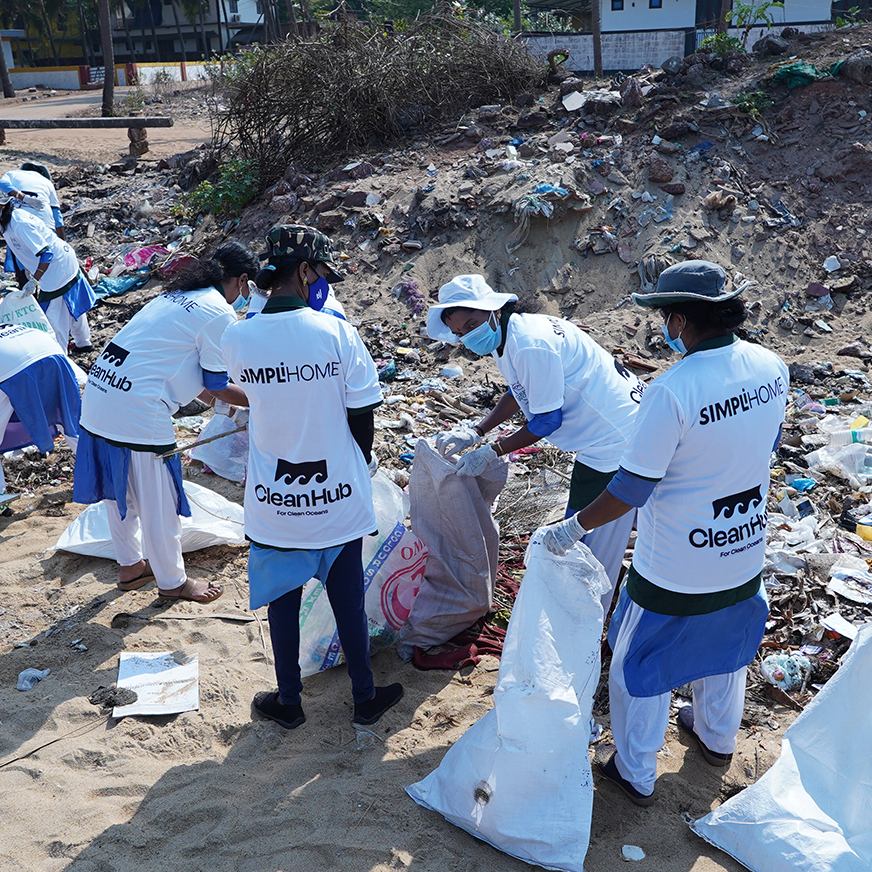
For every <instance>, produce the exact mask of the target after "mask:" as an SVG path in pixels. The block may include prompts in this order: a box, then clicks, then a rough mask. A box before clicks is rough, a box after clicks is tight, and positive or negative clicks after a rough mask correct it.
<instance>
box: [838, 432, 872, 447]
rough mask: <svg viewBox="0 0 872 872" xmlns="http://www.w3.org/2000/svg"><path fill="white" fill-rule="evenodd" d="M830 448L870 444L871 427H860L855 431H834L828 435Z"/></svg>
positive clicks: (871, 438) (871, 436)
mask: <svg viewBox="0 0 872 872" xmlns="http://www.w3.org/2000/svg"><path fill="white" fill-rule="evenodd" d="M829 436H830V447H832V448H837V447H840V446H842V445H851V444H852V443H854V442H864V443H865V442H872V427H860V428H858V429H856V430H834V431H831V432H830V434H829Z"/></svg>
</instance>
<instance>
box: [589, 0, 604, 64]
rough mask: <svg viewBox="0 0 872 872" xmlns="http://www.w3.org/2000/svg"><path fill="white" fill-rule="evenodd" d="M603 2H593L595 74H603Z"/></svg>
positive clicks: (594, 0)
mask: <svg viewBox="0 0 872 872" xmlns="http://www.w3.org/2000/svg"><path fill="white" fill-rule="evenodd" d="M601 3H602V0H591V29H592V30H593V73H594V75H595V76H601V75H602V74H603V16H602V6H601V5H600V4H601Z"/></svg>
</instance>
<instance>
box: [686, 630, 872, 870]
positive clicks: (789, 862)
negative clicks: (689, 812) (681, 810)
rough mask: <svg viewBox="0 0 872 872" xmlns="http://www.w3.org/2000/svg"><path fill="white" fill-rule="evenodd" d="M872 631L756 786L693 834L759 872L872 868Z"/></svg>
mask: <svg viewBox="0 0 872 872" xmlns="http://www.w3.org/2000/svg"><path fill="white" fill-rule="evenodd" d="M870 670H872V624H866V625H865V626H863V627H861V628H860V631H859V633H858V634H857V638H856V639H855V640H854V641H853V642H852V643H851V647H850V649H849V650H848V654H847V655H846V656H845V658H844V659H843V660H842V663H841V665H840V666H839V671H838V672H836V674H835V675H834V676H833V677H832V678H831V679H830V680H829V681H828V682H827V683H826V684H825V685H824V688H823V690H821V692H820V693H819V694H818V695H817V696H816V697H815V698H814V699H813V700H812V701H811V702H810V703H809V704H808V705H807V706H806V708H805V711H804V712H803V713H802V714H801V715H800V716H799V717H798V718H797V719H796V720H795V721H794V722H793V723H792V724H791V725H790V727H788V729H787V732H786V733H785V734H784V738H783V740H782V743H781V756H780V757H779V758H778V760H777V761H776V762H775V765H774V766H773V767H772V768H771V769H770V770H769V771H768V772H767V773H766V774H765V775H764V776H763V777H762V778H761V779H760V780H759V781H758V782H757V783H756V784H752V785H751V786H750V787H746V788H745V789H744V790H743V791H742V792H741V793H739V794H737V795H736V796H733V797H732V798H730V799H728V800H727V801H726V802H725V803H724V804H723V805H721V806H719V807H718V808H716V809H715V810H714V811H713V812H711V813H710V814H707V815H706V816H705V817H703V818H701V819H700V820H698V821H695V822H694V823H692V824H691V829H692V830H693V831H694V832H695V833H696V834H697V835H698V836H701V837H702V838H703V839H705V840H706V841H707V842H709V843H710V844H712V845H714V846H715V847H717V848H720V849H721V850H722V851H725V852H726V853H727V854H729V855H730V856H732V857H735V858H736V859H737V860H738V861H739V862H740V863H741V864H742V865H744V866H747V867H748V869H751V870H752V872H819V870H823V869H831V870H834V872H836V870H837V872H869V869H870V868H872V816H870V813H869V810H870V809H872V754H870V753H869V732H870V730H872V691H870V687H869V673H870Z"/></svg>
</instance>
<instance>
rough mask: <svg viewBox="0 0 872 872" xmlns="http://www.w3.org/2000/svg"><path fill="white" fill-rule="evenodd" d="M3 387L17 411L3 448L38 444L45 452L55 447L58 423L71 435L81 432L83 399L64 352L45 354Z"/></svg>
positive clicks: (0, 387)
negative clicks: (80, 419)
mask: <svg viewBox="0 0 872 872" xmlns="http://www.w3.org/2000/svg"><path fill="white" fill-rule="evenodd" d="M0 390H2V391H3V392H4V393H5V394H6V395H7V396H8V397H9V401H10V402H11V403H12V408H13V410H14V414H13V416H12V419H11V420H10V422H9V426H8V427H7V428H6V432H5V433H3V434H0V451H13V450H14V449H16V448H24V446H25V445H35V446H36V447H37V448H38V449H39V450H40V451H41V452H42V453H43V454H47V453H48V452H49V451H51V450H52V448H53V447H54V437H55V436H57V430H56V425H57V424H60V425H61V426H62V427H63V428H64V433H66V435H67V436H78V435H79V417H80V416H81V414H82V400H81V396H80V395H79V384H78V382H77V381H76V376H75V375H74V373H73V369H72V367H71V366H70V362H69V361H68V360H67V359H66V358H65V357H63V356H62V355H60V354H55V355H52V356H51V357H43V358H42V359H41V360H37V361H35V362H34V363H31V364H30V366H26V367H25V368H24V369H23V370H21V372H19V373H16V374H15V375H13V376H11V377H10V378H8V379H6V380H5V381H2V382H0Z"/></svg>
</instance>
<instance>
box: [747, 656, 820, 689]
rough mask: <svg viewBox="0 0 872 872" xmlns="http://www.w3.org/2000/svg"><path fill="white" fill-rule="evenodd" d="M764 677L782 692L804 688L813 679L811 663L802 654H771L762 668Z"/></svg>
mask: <svg viewBox="0 0 872 872" xmlns="http://www.w3.org/2000/svg"><path fill="white" fill-rule="evenodd" d="M760 671H761V672H762V673H763V677H764V678H765V679H766V681H768V682H769V683H770V684H774V685H775V686H776V687H779V688H781V690H796V689H799V688H804V686H805V685H806V684H807V683H808V680H809V678H810V677H811V662H810V661H809V659H808V657H805V656H803V655H802V654H790V655H787V654H770V655H769V656H768V657H765V658H764V659H763V663H762V664H761V666H760Z"/></svg>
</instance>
